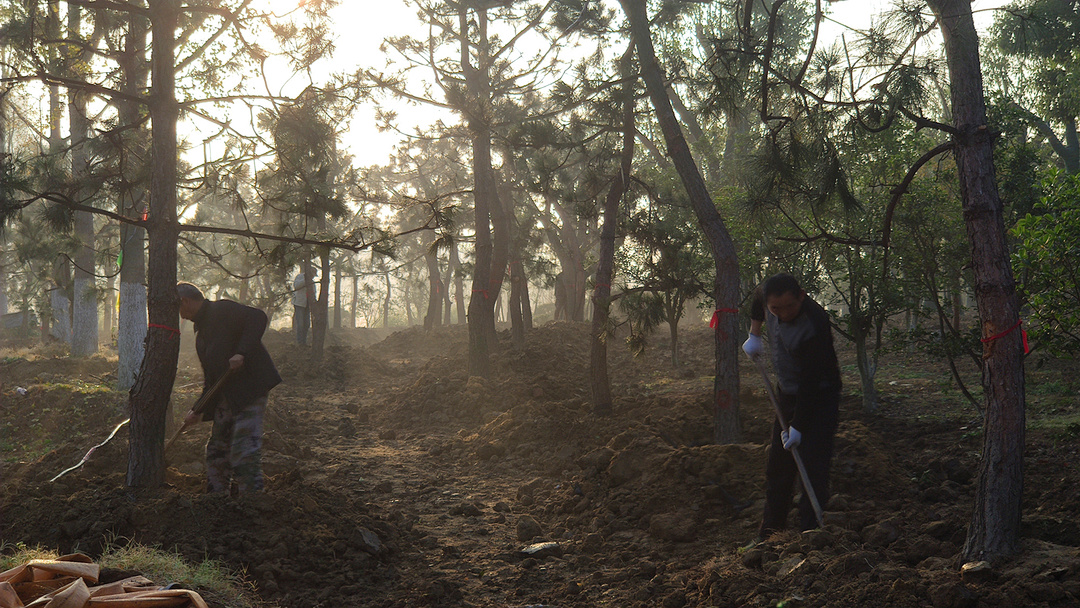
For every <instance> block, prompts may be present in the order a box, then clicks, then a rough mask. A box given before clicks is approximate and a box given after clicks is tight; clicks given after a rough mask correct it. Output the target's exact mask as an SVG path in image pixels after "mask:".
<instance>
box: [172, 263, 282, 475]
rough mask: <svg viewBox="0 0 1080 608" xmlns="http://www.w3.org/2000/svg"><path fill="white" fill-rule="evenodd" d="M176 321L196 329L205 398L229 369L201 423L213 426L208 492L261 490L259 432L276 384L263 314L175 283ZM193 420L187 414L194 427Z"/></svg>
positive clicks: (208, 446)
mask: <svg viewBox="0 0 1080 608" xmlns="http://www.w3.org/2000/svg"><path fill="white" fill-rule="evenodd" d="M176 293H177V295H179V296H180V316H181V317H182V318H184V319H188V320H190V321H192V323H193V324H194V326H195V352H196V353H198V355H199V363H201V364H202V369H203V393H204V394H205V393H206V391H207V390H209V388H210V387H211V386H213V385H214V384H215V383H216V382H217V381H218V379H219V378H221V377H222V376H223V375H224V374H225V372H226V371H227V370H229V369H233V370H235V371H234V372H233V374H232V377H231V378H229V379H228V380H226V381H225V384H224V385H223V386H222V387H221V394H220V396H218V397H217V398H216V403H211V404H209V405H208V407H207V408H206V410H205V412H204V414H203V415H202V419H203V420H206V421H209V420H213V422H214V426H213V429H212V430H211V432H210V440H209V441H208V442H207V443H206V476H207V490H208V491H209V492H227V491H229V486H230V480H231V481H235V482H236V485H237V489H238V491H239V492H240V493H241V494H243V493H246V492H259V491H261V490H262V489H263V476H262V462H261V449H262V432H263V416H264V414H265V412H266V399H267V394H269V392H270V389H272V388H274V387H275V386H277V385H278V384H280V383H281V376H280V375H278V371H277V368H276V367H274V362H273V360H271V359H270V353H269V352H267V350H266V347H265V346H263V343H262V336H263V332H265V331H266V325H267V318H266V313H264V312H263V311H261V310H259V309H257V308H252V307H250V306H245V305H243V304H238V303H236V302H233V301H231V300H217V301H214V302H211V301H209V300H207V299H206V298H204V297H203V294H202V292H201V291H200V290H199V288H198V287H196V286H194V285H192V284H191V283H183V282H181V283H177V285H176ZM197 417H198V415H197V414H189V415H188V418H189V420H186V421H185V422H188V423H191V422H196V421H197V420H195V418H197Z"/></svg>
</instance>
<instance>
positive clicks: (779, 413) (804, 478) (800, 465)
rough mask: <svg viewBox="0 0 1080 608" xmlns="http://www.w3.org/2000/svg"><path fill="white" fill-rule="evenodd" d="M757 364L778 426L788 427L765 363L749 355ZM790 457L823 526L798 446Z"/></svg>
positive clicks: (822, 526) (815, 513) (819, 506)
mask: <svg viewBox="0 0 1080 608" xmlns="http://www.w3.org/2000/svg"><path fill="white" fill-rule="evenodd" d="M750 359H751V360H752V361H753V362H754V365H756V366H757V368H758V371H759V372H761V379H762V380H764V381H765V390H766V392H768V393H769V400H770V401H772V404H773V408H775V409H776V419H777V420H779V421H780V428H781V429H783V430H785V431H786V430H787V429H788V425H787V421H786V420H784V412H783V411H781V410H780V402H778V401H777V400H776V394H775V393H774V392H773V385H772V382H771V381H770V380H769V372H768V371H766V370H765V364H764V363H762V361H761V357H750ZM790 451H791V457H792V458H794V459H795V466H796V467H798V469H799V478H800V479H801V480H802V487H803V492H806V496H807V497H808V498H809V499H810V505H811V506H813V507H814V516H815V517H817V523H818V527H821V528H824V527H825V521H824V518H823V517H822V515H821V504H820V503H818V499H817V494H814V486H812V485H811V484H810V476H809V475H807V473H806V467H805V466H804V465H803V461H802V458H801V457H800V456H799V448H797V447H794V448H791V450H790Z"/></svg>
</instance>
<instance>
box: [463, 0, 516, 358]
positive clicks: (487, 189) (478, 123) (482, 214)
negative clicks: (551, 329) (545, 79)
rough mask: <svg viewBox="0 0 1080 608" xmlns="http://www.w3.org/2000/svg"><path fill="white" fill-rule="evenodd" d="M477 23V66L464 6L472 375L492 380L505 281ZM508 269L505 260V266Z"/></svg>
mask: <svg viewBox="0 0 1080 608" xmlns="http://www.w3.org/2000/svg"><path fill="white" fill-rule="evenodd" d="M476 23H477V28H478V30H479V32H480V37H481V38H480V44H479V45H478V48H477V55H478V56H477V59H476V65H473V60H472V57H471V54H470V44H469V42H468V31H469V28H470V26H469V15H468V9H467V8H466V5H465V4H461V5H459V9H458V24H459V26H460V30H461V31H460V32H459V35H460V36H461V69H462V71H463V72H464V73H465V82H466V88H467V89H468V92H467V95H468V97H469V98H470V99H471V100H472V101H473V103H471V104H469V106H470V107H467V108H463V109H462V110H463V111H464V112H465V115H466V122H467V123H468V127H469V133H470V135H471V139H472V170H473V228H474V231H475V234H476V237H475V252H474V257H475V261H476V266H475V269H474V271H473V282H472V297H470V298H469V313H468V315H469V316H468V322H469V375H470V376H482V377H487V376H488V375H489V374H490V371H491V369H490V368H491V362H490V360H489V356H490V352H491V346H492V342H491V337H492V336H493V335H494V332H495V298H496V297H498V293H499V292H498V291H494V293H492V285H493V283H495V282H496V280H497V281H498V283H499V284H501V283H502V279H501V278H499V279H496V278H495V277H492V274H491V273H492V268H493V266H492V264H493V262H494V244H493V243H492V234H491V214H492V211H493V208H494V206H495V205H496V204H497V201H498V192H497V191H496V188H495V175H494V171H493V170H492V168H491V118H492V117H491V112H492V109H491V83H490V81H489V74H488V69H489V66H488V61H489V58H488V53H487V51H488V49H487V13H486V9H482V8H481V9H478V10H477V11H476ZM504 263H505V260H504Z"/></svg>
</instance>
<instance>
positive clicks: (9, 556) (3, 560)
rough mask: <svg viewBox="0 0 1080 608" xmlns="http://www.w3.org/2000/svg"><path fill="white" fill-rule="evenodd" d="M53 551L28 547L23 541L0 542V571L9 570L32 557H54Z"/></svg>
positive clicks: (56, 555)
mask: <svg viewBox="0 0 1080 608" xmlns="http://www.w3.org/2000/svg"><path fill="white" fill-rule="evenodd" d="M57 557H60V556H59V554H57V553H56V552H55V551H49V550H47V549H43V548H41V547H28V546H27V545H26V544H25V543H0V572H4V571H6V570H10V569H12V568H14V567H16V566H19V565H22V564H24V563H26V562H28V561H30V560H32V559H56V558H57Z"/></svg>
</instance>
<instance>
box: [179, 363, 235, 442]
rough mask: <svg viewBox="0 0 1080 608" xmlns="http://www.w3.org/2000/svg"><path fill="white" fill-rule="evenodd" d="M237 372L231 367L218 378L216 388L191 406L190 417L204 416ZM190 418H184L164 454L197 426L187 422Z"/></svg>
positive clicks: (204, 394) (211, 388)
mask: <svg viewBox="0 0 1080 608" xmlns="http://www.w3.org/2000/svg"><path fill="white" fill-rule="evenodd" d="M235 371H236V370H235V369H233V368H231V367H230V368H229V369H227V370H225V373H224V374H222V375H221V377H220V378H218V381H217V382H215V383H214V386H211V387H210V390H208V391H206V392H205V393H203V396H202V397H199V400H198V401H196V402H195V405H193V406H191V411H190V412H188V416H190V415H191V414H202V413H203V411H204V410H206V406H207V405H208V404H210V403H212V402H213V401H214V398H215V397H217V394H218V393H219V392H221V387H222V386H225V382H226V381H227V380H228V379H229V378H230V377H231V376H232V375H233V372H235ZM188 416H184V424H183V425H181V426H180V428H179V429H177V430H176V433H175V434H174V435H173V436H172V439H170V440H169V443H166V444H165V452H163V453H167V452H168V451H169V448H171V447H172V444H173V443H175V442H176V440H177V439H179V438H180V435H181V434H182V433H183V432H184V430H185V429H187V428H188V427H189V426H191V425H193V424H195V423H194V422H188V421H187V418H188Z"/></svg>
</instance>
